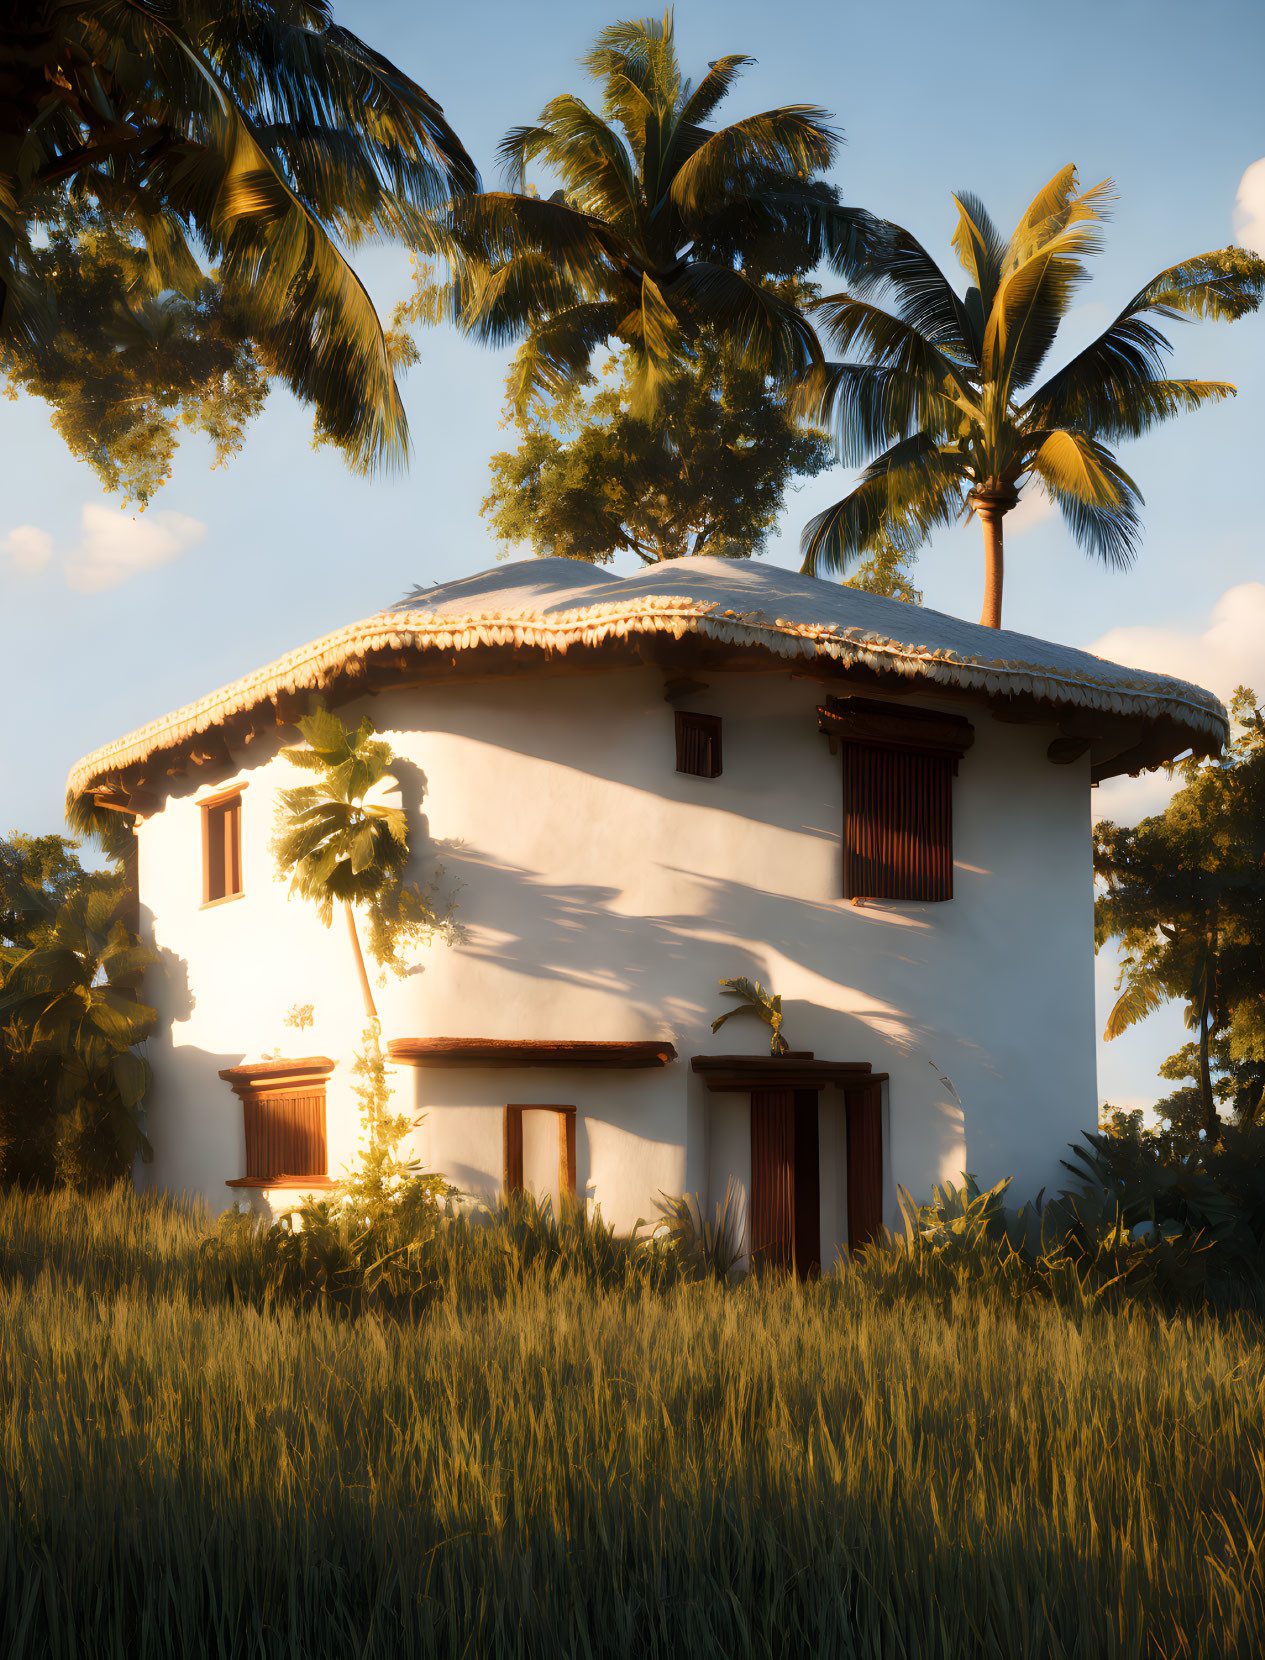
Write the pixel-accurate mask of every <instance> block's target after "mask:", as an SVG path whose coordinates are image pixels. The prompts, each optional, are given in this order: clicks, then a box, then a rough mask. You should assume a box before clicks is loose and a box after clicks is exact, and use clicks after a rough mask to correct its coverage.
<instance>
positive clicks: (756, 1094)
mask: <svg viewBox="0 0 1265 1660" xmlns="http://www.w3.org/2000/svg"><path fill="white" fill-rule="evenodd" d="M794 1255H795V1092H794V1091H793V1090H789V1089H753V1090H752V1091H751V1257H752V1260H753V1261H755V1262H761V1263H764V1264H765V1265H766V1266H768V1267H772V1268H781V1269H787V1270H789V1269H790V1267H791V1265H792V1263H793V1261H794Z"/></svg>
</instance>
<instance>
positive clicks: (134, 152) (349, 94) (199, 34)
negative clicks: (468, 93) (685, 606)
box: [0, 0, 477, 469]
mask: <svg viewBox="0 0 1265 1660" xmlns="http://www.w3.org/2000/svg"><path fill="white" fill-rule="evenodd" d="M475 185H477V175H476V174H475V170H474V166H473V164H472V162H471V161H470V158H469V157H468V156H467V155H466V153H465V151H464V149H463V148H462V146H461V144H460V142H459V141H458V139H457V137H456V135H455V134H454V133H453V131H452V129H451V128H450V127H449V125H448V123H447V122H446V121H445V120H444V117H443V112H442V110H441V109H440V107H439V105H438V104H436V103H435V102H434V100H433V99H432V98H430V97H429V96H428V95H427V93H425V92H424V91H423V90H422V89H421V87H419V86H417V85H416V84H415V83H414V82H413V81H412V80H410V79H409V77H408V76H407V75H405V74H404V73H403V72H402V71H401V70H399V69H397V68H396V67H395V65H394V64H392V63H390V62H388V60H387V59H386V58H384V57H382V56H381V55H380V54H379V53H377V52H375V51H374V50H373V49H372V48H371V47H369V46H367V45H365V44H364V42H362V41H360V40H358V39H357V38H356V36H355V35H353V34H351V33H350V32H349V31H347V30H346V29H342V28H339V27H337V26H336V25H335V24H334V23H333V21H332V15H331V7H330V3H329V0H0V354H8V355H12V354H19V355H20V354H30V353H37V352H38V351H39V349H40V346H41V343H42V342H43V341H44V340H46V339H47V338H48V336H49V334H50V333H51V331H52V329H53V327H54V318H55V308H54V303H53V302H54V300H55V296H50V295H49V294H47V293H45V292H42V291H41V287H40V284H39V281H38V273H37V272H36V270H35V269H34V262H33V260H32V258H31V254H32V236H33V234H34V233H35V232H36V231H37V229H38V214H39V211H40V206H41V203H42V202H47V201H48V198H49V193H50V192H53V193H62V194H64V193H65V192H69V193H70V194H71V195H72V196H73V197H78V198H81V199H87V200H88V201H90V202H95V203H97V204H99V205H100V207H101V208H102V209H103V210H104V211H105V212H106V213H109V214H114V215H117V216H118V217H119V218H120V219H126V220H127V222H128V223H129V224H131V225H134V226H136V227H137V228H138V230H139V232H140V234H141V235H143V237H144V241H145V244H146V248H147V251H148V254H149V257H150V260H151V262H152V266H153V271H154V282H155V286H156V287H158V288H166V289H169V290H173V291H178V292H180V293H185V294H189V295H191V296H192V295H193V294H195V293H196V291H197V288H198V284H199V282H200V281H201V279H202V273H201V271H200V269H199V265H198V258H199V257H201V258H203V259H205V260H209V261H210V262H211V263H212V264H213V265H214V266H216V267H218V272H219V278H220V281H221V284H222V285H223V287H224V289H225V290H226V292H227V293H228V295H229V296H230V297H231V298H232V299H233V300H234V301H235V302H236V303H237V304H238V305H239V306H240V307H241V308H242V311H243V314H244V316H245V318H246V320H247V323H248V327H249V329H250V332H251V335H252V336H253V338H254V339H255V340H256V342H257V344H258V346H259V348H260V350H261V352H262V354H263V355H264V358H265V361H266V363H267V366H268V368H269V369H270V371H271V372H272V373H274V374H276V375H278V376H279V377H280V378H281V379H282V380H284V381H285V382H286V383H287V384H288V385H289V386H290V387H291V388H292V389H293V390H294V391H295V393H296V394H297V395H298V396H299V397H301V398H303V399H305V400H307V401H309V402H310V403H312V404H313V405H315V407H316V411H317V416H318V421H319V423H320V426H321V429H322V431H323V432H324V433H325V435H326V436H328V437H330V438H332V439H333V440H334V441H336V442H337V443H339V444H341V445H342V446H343V448H344V449H345V450H346V451H347V453H348V455H349V457H350V458H351V459H352V461H353V462H354V463H355V464H356V465H358V466H359V467H361V468H362V469H363V468H368V467H369V466H371V465H373V464H375V463H376V462H378V461H387V462H390V461H394V460H398V459H400V458H402V456H403V455H404V454H405V452H406V449H407V426H406V423H405V418H404V412H403V409H402V407H401V404H400V399H399V393H398V391H397V389H396V385H395V379H394V375H393V371H392V352H391V347H390V344H389V342H388V340H387V337H386V336H385V334H384V331H383V329H382V325H381V323H380V322H379V319H378V317H377V314H376V312H375V310H374V307H373V304H372V302H371V300H370V299H369V296H368V294H367V293H366V292H365V290H364V288H363V287H362V286H361V284H360V282H359V280H358V278H357V277H356V274H355V272H354V271H353V270H352V268H351V266H350V265H349V264H348V262H347V259H346V258H345V257H344V254H343V253H342V252H341V250H340V246H339V245H340V243H341V244H344V245H348V246H353V245H355V244H356V243H357V242H358V241H360V240H362V239H363V238H364V237H366V236H369V235H373V234H388V235H393V236H402V237H404V238H406V239H407V240H409V241H410V242H412V243H413V244H414V245H416V246H418V247H421V248H429V247H431V246H433V238H432V233H431V228H430V219H431V216H432V215H434V214H435V213H436V212H437V211H438V210H439V209H441V208H442V207H443V206H444V205H445V204H446V203H447V201H448V200H449V198H450V197H451V196H452V194H453V192H454V191H460V190H461V189H463V188H473V187H474V186H475Z"/></svg>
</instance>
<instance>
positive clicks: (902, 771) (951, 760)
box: [817, 697, 975, 900]
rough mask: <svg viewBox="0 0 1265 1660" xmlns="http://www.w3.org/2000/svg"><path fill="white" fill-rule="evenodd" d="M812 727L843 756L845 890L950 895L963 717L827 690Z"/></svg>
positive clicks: (858, 895) (883, 895) (865, 895)
mask: <svg viewBox="0 0 1265 1660" xmlns="http://www.w3.org/2000/svg"><path fill="white" fill-rule="evenodd" d="M817 726H818V729H819V730H820V731H822V732H824V733H825V734H826V735H827V736H828V737H829V738H830V741H831V749H832V750H834V749H839V750H840V751H841V753H842V756H843V892H844V897H845V898H847V899H914V900H941V899H952V897H953V779H954V775H955V774H956V772H957V770H958V762H959V760H960V759H961V758H962V756H963V755H965V753H966V751H967V750H968V749H969V748H970V747H971V744H972V743H973V741H974V738H975V729H974V728H973V727H972V725H971V723H970V721H968V720H965V719H963V717H962V716H961V715H953V714H944V713H942V712H940V711H937V710H932V709H918V708H913V707H910V706H908V705H904V706H902V705H899V704H891V703H877V702H874V701H873V700H872V699H870V698H861V697H852V698H844V697H831V698H828V699H827V700H826V702H825V703H824V704H822V706H821V707H820V708H819V709H818V711H817Z"/></svg>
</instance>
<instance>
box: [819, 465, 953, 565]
mask: <svg viewBox="0 0 1265 1660" xmlns="http://www.w3.org/2000/svg"><path fill="white" fill-rule="evenodd" d="M970 482H971V481H970V479H969V477H968V476H967V474H966V470H965V464H964V461H963V458H962V457H961V456H960V455H959V454H958V453H957V452H956V451H951V450H946V449H942V448H941V447H940V446H938V445H937V444H935V443H934V442H933V441H932V440H931V439H930V438H928V437H926V435H925V434H922V433H915V434H914V435H913V436H912V437H909V438H905V439H902V440H901V441H900V442H899V443H897V444H893V445H892V447H891V448H890V449H888V450H886V451H885V452H884V453H883V454H882V455H880V456H877V457H876V458H875V459H874V461H872V462H871V463H870V465H869V466H868V467H867V468H866V469H865V472H864V473H863V474H862V476H861V481H860V483H859V484H858V485H857V487H856V489H854V490H853V491H852V492H851V493H850V494H849V495H847V496H845V497H844V498H843V500H842V501H838V502H836V503H835V504H834V505H833V506H832V507H828V508H826V509H825V511H824V512H821V513H818V514H817V515H816V517H814V518H812V519H810V520H809V522H808V524H807V525H805V527H804V530H803V533H802V534H801V536H800V553H801V554H802V555H803V562H802V564H801V566H800V569H801V570H802V571H803V572H804V574H805V575H806V576H818V575H820V574H821V573H822V572H823V571H829V572H835V571H844V570H847V569H848V568H849V566H850V565H851V564H852V563H853V562H854V561H855V560H856V559H858V558H859V557H860V556H861V555H863V554H866V553H873V552H876V551H879V550H895V551H896V552H897V553H898V554H906V553H911V552H914V551H916V550H917V549H918V548H920V547H921V546H922V545H923V543H924V542H925V541H926V539H927V537H928V535H929V534H930V533H931V531H932V530H934V529H937V528H947V527H948V526H949V525H952V524H955V523H956V522H957V521H958V519H959V518H960V517H961V515H962V511H963V506H964V503H965V499H966V492H967V488H968V486H969V484H970Z"/></svg>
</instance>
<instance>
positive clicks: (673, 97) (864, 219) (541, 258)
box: [412, 11, 872, 417]
mask: <svg viewBox="0 0 1265 1660" xmlns="http://www.w3.org/2000/svg"><path fill="white" fill-rule="evenodd" d="M750 62H752V59H750V58H747V57H742V56H729V57H723V58H718V59H717V60H716V61H715V62H714V63H713V64H711V66H710V67H709V69H708V72H707V74H706V75H705V76H704V77H703V79H702V80H701V81H700V82H699V84H698V86H697V87H694V86H692V85H691V83H690V82H688V81H685V80H683V79H682V77H681V71H680V67H679V65H678V62H677V56H676V48H675V45H674V41H673V29H672V14H671V12H670V11H669V12H668V14H667V16H666V17H665V18H664V19H663V21H662V22H661V23H660V22H656V21H654V20H653V19H646V18H643V19H640V20H637V21H633V22H624V23H616V24H614V25H613V26H612V27H611V28H608V29H605V30H603V31H602V33H601V34H600V35H599V36H598V38H597V42H596V44H595V46H594V47H593V50H592V51H591V52H590V53H589V54H588V56H587V57H586V58H585V59H584V63H585V67H586V68H587V69H588V71H589V72H590V74H591V75H592V76H593V77H594V78H595V79H597V80H598V81H599V82H600V83H601V86H602V98H603V101H602V113H601V114H600V115H599V114H598V113H597V112H595V111H594V110H592V109H590V108H589V106H588V105H587V104H586V103H585V102H584V101H583V100H582V99H581V98H578V97H575V96H573V95H571V94H569V93H567V94H564V95H563V96H561V97H559V98H555V99H553V100H552V102H550V103H549V104H548V105H546V107H545V108H544V110H543V111H542V112H541V114H540V117H539V120H538V121H537V123H536V124H535V125H534V126H530V127H518V128H515V129H514V130H513V131H512V132H511V133H509V135H508V136H507V137H506V138H505V139H504V141H503V142H502V144H501V146H500V158H501V161H502V163H503V165H504V168H505V171H506V174H507V176H508V178H507V182H508V183H509V185H510V187H511V188H509V189H508V190H504V191H488V192H484V193H481V194H478V195H474V196H468V197H465V198H463V199H460V200H457V201H456V202H455V203H454V206H453V210H452V213H451V215H450V218H449V223H448V234H449V246H448V249H447V255H448V259H449V262H450V264H451V274H450V278H449V280H448V281H447V282H444V283H440V284H431V283H429V282H425V281H424V282H423V283H422V285H421V287H420V288H419V292H418V295H417V297H416V299H415V301H414V303H413V308H412V314H413V315H415V316H417V317H419V318H422V319H424V320H426V321H429V322H438V321H441V320H443V319H448V320H450V321H453V322H455V323H456V324H457V325H458V326H459V327H460V328H461V329H463V330H464V331H465V332H466V333H468V334H471V335H473V336H474V337H475V338H477V339H479V340H481V341H483V342H484V343H485V344H489V345H494V346H501V345H504V344H506V343H507V342H509V341H513V340H520V339H521V340H522V341H523V344H522V346H521V347H520V349H519V351H518V354H517V356H516V358H515V360H514V364H513V367H512V370H511V374H510V397H511V402H512V404H513V406H514V407H515V409H516V411H517V412H518V414H519V416H520V417H521V416H523V415H524V414H525V412H526V410H527V409H528V407H529V406H530V405H532V404H533V403H535V402H538V401H540V400H543V399H546V398H548V397H552V396H557V395H558V394H559V393H561V392H563V391H565V390H567V389H569V388H571V387H573V386H574V385H575V384H576V382H577V380H580V379H582V377H583V376H584V374H585V372H586V371H587V368H588V365H589V362H590V359H591V357H592V354H593V352H594V351H595V350H596V349H597V348H598V347H599V346H601V345H603V344H605V343H607V342H618V343H619V344H621V345H624V346H627V347H628V348H630V350H631V351H632V352H633V353H634V354H635V358H636V375H635V379H634V387H633V395H634V399H635V407H637V408H638V409H639V410H642V411H649V410H650V409H652V408H653V406H654V403H655V400H656V397H657V394H658V390H659V388H660V387H661V386H662V384H663V382H664V381H665V379H667V378H669V377H670V376H671V375H672V374H673V371H674V369H675V368H676V367H677V366H678V365H679V363H680V361H681V359H682V356H683V354H684V352H685V351H686V349H687V348H688V344H689V342H690V341H691V340H693V339H694V338H696V337H697V335H698V333H699V331H700V330H701V329H704V328H707V329H710V330H712V331H713V332H714V334H715V335H716V337H717V338H718V339H719V340H721V341H722V342H724V343H725V344H726V345H727V346H728V348H729V350H730V351H731V352H732V353H733V355H734V357H735V359H737V360H741V361H743V362H745V363H746V364H747V365H748V366H749V367H754V368H758V369H760V370H762V371H763V372H764V373H765V374H767V375H769V376H772V377H773V378H774V379H776V380H779V381H788V380H789V379H790V378H791V377H792V376H793V375H795V374H797V373H799V372H800V371H802V370H803V369H805V368H806V367H807V366H808V365H810V364H811V363H813V362H816V361H818V360H819V359H820V356H821V350H820V346H819V345H818V342H817V338H816V334H815V331H814V330H813V328H812V326H811V324H810V323H809V322H808V320H807V319H806V318H805V316H804V314H803V312H802V310H801V308H800V306H799V305H798V304H797V303H796V300H795V298H794V297H793V296H788V295H787V294H786V293H785V292H779V291H778V288H777V286H776V285H775V284H773V283H771V282H770V281H769V280H768V279H769V278H782V279H785V278H788V277H794V276H797V275H800V274H802V273H804V272H806V271H809V270H811V269H812V268H813V267H814V266H816V265H817V264H818V263H819V262H820V261H821V259H822V258H828V259H829V260H830V261H831V263H832V264H833V265H834V266H835V268H836V269H837V270H839V271H841V272H845V273H846V272H848V271H850V270H851V269H852V267H853V265H854V264H855V262H856V260H857V258H858V256H859V254H860V252H861V250H862V248H863V247H864V244H865V239H866V235H867V234H868V230H869V227H870V225H871V224H872V221H871V219H870V217H869V215H867V214H864V213H861V212H858V211H857V210H854V209H848V208H844V207H841V206H840V205H839V202H838V198H837V193H836V191H835V190H834V188H833V187H831V186H829V185H827V184H825V183H823V182H822V181H820V180H818V179H815V178H814V177H813V175H814V174H816V173H819V172H820V171H822V170H823V169H824V168H826V167H828V166H829V165H830V163H831V162H832V161H833V159H834V157H835V154H836V152H837V150H838V147H839V142H840V141H839V136H838V134H837V133H836V132H835V131H834V130H833V128H832V127H831V126H830V125H829V124H828V122H829V117H828V116H827V114H826V112H825V111H824V110H821V109H818V108H817V107H816V106H815V105H810V104H790V105H784V106H782V107H781V108H779V109H772V110H766V111H764V112H763V113H762V114H759V115H752V116H747V117H746V118H745V119H743V120H741V121H736V122H734V123H733V124H732V125H731V126H728V127H722V128H720V129H718V130H713V129H712V128H710V127H708V126H707V125H706V123H707V122H708V120H709V119H710V118H711V116H712V115H713V114H714V112H715V111H716V109H717V108H718V106H719V105H720V103H721V102H722V100H723V99H724V98H725V96H726V95H727V94H728V92H729V91H730V89H731V88H732V87H733V85H734V83H735V82H736V81H737V79H738V77H739V75H740V74H741V72H742V70H743V68H744V66H745V65H747V64H748V63H750ZM529 162H543V163H544V164H545V166H546V167H547V168H548V169H549V170H550V171H551V172H552V173H553V175H554V176H555V177H557V178H558V179H559V180H561V184H562V188H561V189H559V190H557V191H556V192H555V193H554V194H553V195H551V196H550V197H549V198H548V199H547V200H545V199H542V198H541V197H539V196H538V195H537V194H536V193H535V191H534V190H529V189H527V188H526V186H525V170H526V167H527V165H528V163H529Z"/></svg>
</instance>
